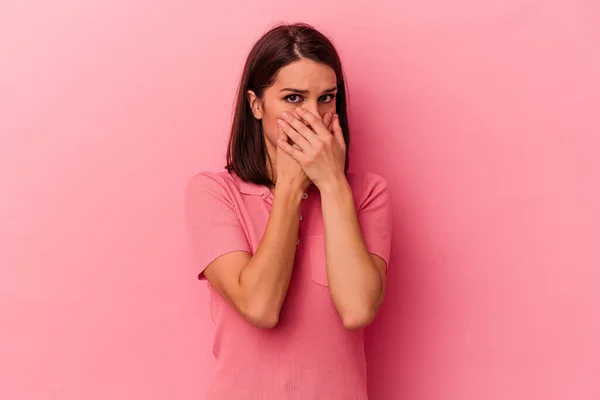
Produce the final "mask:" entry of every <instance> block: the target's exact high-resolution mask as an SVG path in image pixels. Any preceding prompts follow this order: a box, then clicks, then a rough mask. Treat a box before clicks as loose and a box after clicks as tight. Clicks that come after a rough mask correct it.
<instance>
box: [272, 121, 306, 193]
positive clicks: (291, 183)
mask: <svg viewBox="0 0 600 400" xmlns="http://www.w3.org/2000/svg"><path fill="white" fill-rule="evenodd" d="M277 131H278V134H279V138H282V139H283V140H285V141H287V142H289V138H288V136H287V135H286V134H285V133H284V132H283V131H282V130H281V128H279V127H278V128H277ZM294 146H295V145H294ZM276 164H277V167H276V173H277V181H276V183H275V187H278V186H279V187H282V186H286V187H291V188H293V189H297V190H300V191H302V192H305V191H306V189H308V187H309V186H310V185H311V184H312V182H311V181H310V179H308V177H307V176H306V174H305V173H304V170H303V169H302V167H301V166H300V164H298V162H297V161H296V160H294V159H293V158H292V157H290V156H289V155H288V154H287V153H286V152H284V151H283V150H281V148H280V147H279V146H277V160H276Z"/></svg>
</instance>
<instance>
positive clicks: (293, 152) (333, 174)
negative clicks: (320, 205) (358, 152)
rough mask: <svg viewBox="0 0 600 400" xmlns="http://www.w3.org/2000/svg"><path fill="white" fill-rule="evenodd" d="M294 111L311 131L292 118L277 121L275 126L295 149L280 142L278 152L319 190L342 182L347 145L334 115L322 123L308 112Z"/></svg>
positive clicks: (286, 143) (300, 109) (283, 141)
mask: <svg viewBox="0 0 600 400" xmlns="http://www.w3.org/2000/svg"><path fill="white" fill-rule="evenodd" d="M296 111H297V112H298V115H299V116H300V117H301V118H302V119H303V120H304V121H306V122H308V124H310V128H309V127H308V126H307V125H306V124H304V123H303V122H302V121H301V120H300V119H298V118H296V117H295V116H294V115H292V114H290V113H283V118H284V120H281V119H278V120H277V123H278V124H279V126H280V127H281V129H282V131H283V133H284V134H285V135H286V136H287V137H289V138H290V139H292V140H293V141H294V145H291V144H290V143H288V141H287V140H286V139H285V138H280V139H279V140H278V141H277V144H278V146H277V147H278V149H281V150H282V151H283V152H284V153H286V154H287V155H289V156H290V157H291V158H293V159H294V160H295V161H296V162H297V163H298V164H299V165H300V166H301V167H302V169H303V170H304V172H305V173H306V175H307V176H308V178H309V179H310V180H311V181H312V182H313V183H314V184H315V185H316V186H317V188H319V190H323V188H326V187H327V186H328V185H335V184H336V183H339V182H340V180H343V179H345V177H344V167H345V162H346V144H345V142H344V136H343V134H342V128H341V126H340V121H339V118H338V116H337V114H336V115H331V114H330V113H327V114H326V115H325V117H324V120H323V121H321V119H320V118H319V117H317V116H315V115H314V114H313V113H311V112H310V111H308V110H305V109H303V108H298V109H297V110H296ZM327 120H330V121H331V122H330V123H327ZM328 125H331V130H332V131H330V130H329V129H328V128H327V126H328ZM311 128H312V129H311Z"/></svg>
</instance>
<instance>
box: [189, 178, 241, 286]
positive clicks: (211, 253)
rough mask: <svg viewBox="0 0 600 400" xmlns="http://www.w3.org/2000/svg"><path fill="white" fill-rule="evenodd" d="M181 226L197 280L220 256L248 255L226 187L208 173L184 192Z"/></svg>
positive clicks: (190, 184) (201, 277) (193, 181)
mask: <svg viewBox="0 0 600 400" xmlns="http://www.w3.org/2000/svg"><path fill="white" fill-rule="evenodd" d="M185 222H186V232H187V237H188V242H189V245H190V247H191V250H192V253H193V255H194V259H195V262H196V264H197V265H198V267H199V268H200V270H199V274H198V278H199V279H205V278H204V275H203V272H204V270H205V269H206V267H207V266H208V265H210V263H212V262H213V261H214V260H215V259H217V258H219V257H220V256H222V255H224V254H227V253H231V252H233V251H247V252H249V253H250V252H251V251H250V246H249V244H248V240H247V238H246V234H245V233H244V228H243V226H242V224H241V222H240V219H239V217H238V214H237V212H236V207H235V205H234V204H233V201H232V200H231V195H230V194H229V193H228V191H227V189H226V186H225V185H224V184H223V183H220V182H219V181H218V177H213V176H211V175H210V174H209V173H201V174H197V175H195V176H194V177H193V178H192V179H191V180H190V182H189V183H188V186H187V188H186V193H185Z"/></svg>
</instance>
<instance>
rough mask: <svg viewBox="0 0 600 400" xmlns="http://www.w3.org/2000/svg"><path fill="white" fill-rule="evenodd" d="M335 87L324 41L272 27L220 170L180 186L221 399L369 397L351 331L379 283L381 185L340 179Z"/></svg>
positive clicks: (377, 298)
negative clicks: (207, 309)
mask: <svg viewBox="0 0 600 400" xmlns="http://www.w3.org/2000/svg"><path fill="white" fill-rule="evenodd" d="M348 145H349V129H348V117H347V110H346V85H345V81H344V74H343V71H342V66H341V62H340V58H339V56H338V54H337V52H336V50H335V48H334V46H333V45H332V43H331V42H330V41H329V40H328V39H327V38H326V37H325V36H324V35H323V34H321V33H319V32H318V31H317V30H315V29H314V28H312V27H311V26H309V25H306V24H294V25H281V26H278V27H276V28H274V29H272V30H270V31H269V32H268V33H266V34H265V35H264V36H263V37H262V38H261V39H260V40H259V41H258V42H257V43H256V44H255V45H254V47H253V48H252V50H251V52H250V54H249V56H248V59H247V61H246V65H245V68H244V72H243V75H242V78H241V82H240V86H239V92H238V95H237V102H236V106H235V116H234V119H233V126H232V129H231V137H230V141H229V149H228V153H227V167H226V169H227V170H226V171H223V172H217V173H209V172H205V173H200V174H198V175H196V176H194V177H193V178H192V180H191V181H190V183H189V186H188V188H187V192H186V221H187V229H188V236H189V238H190V242H191V246H192V248H193V251H194V255H195V259H196V262H197V264H198V266H199V270H200V275H199V278H200V279H205V280H207V281H208V282H209V287H210V290H211V313H212V318H213V320H214V322H215V325H216V332H215V338H214V342H213V353H214V355H215V357H216V359H217V370H216V377H215V380H214V382H213V384H212V385H211V387H210V389H209V391H208V395H207V398H208V399H211V400H212V399H218V400H246V399H259V400H293V399H298V400H312V399H327V400H336V399H340V400H352V399H366V398H367V382H366V377H367V374H366V363H365V354H364V345H363V330H362V328H363V327H365V326H366V325H367V324H369V323H370V322H371V321H372V320H373V318H374V317H375V314H376V312H377V310H378V308H379V306H380V304H381V301H382V299H383V295H384V291H385V279H386V272H387V264H388V260H389V254H390V242H391V209H390V199H389V193H388V190H387V184H386V182H385V180H384V179H383V178H381V177H380V176H378V175H375V174H372V173H367V174H361V175H355V174H353V173H347V168H348Z"/></svg>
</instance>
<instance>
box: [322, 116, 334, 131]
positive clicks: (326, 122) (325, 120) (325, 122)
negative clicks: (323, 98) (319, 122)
mask: <svg viewBox="0 0 600 400" xmlns="http://www.w3.org/2000/svg"><path fill="white" fill-rule="evenodd" d="M332 121H333V114H332V113H330V112H327V113H325V116H324V117H323V125H325V126H326V127H327V130H328V131H329V132H331V122H332Z"/></svg>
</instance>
